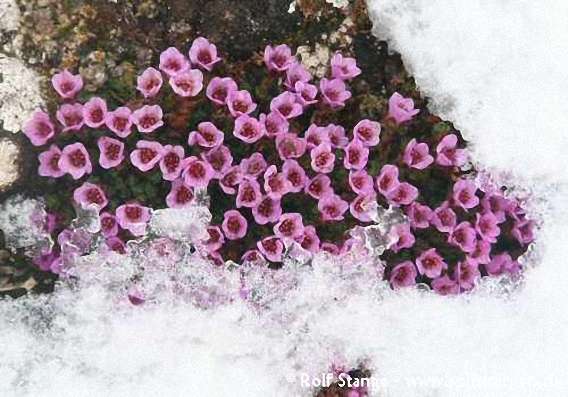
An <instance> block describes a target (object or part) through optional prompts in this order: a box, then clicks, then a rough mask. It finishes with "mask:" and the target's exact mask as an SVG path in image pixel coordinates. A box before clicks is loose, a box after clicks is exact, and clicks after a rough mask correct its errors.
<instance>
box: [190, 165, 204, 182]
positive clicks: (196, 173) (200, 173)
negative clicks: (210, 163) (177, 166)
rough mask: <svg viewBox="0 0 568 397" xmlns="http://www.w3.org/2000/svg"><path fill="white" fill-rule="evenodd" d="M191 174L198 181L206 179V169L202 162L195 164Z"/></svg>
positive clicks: (191, 168) (192, 166) (191, 167)
mask: <svg viewBox="0 0 568 397" xmlns="http://www.w3.org/2000/svg"><path fill="white" fill-rule="evenodd" d="M189 173H190V174H191V176H192V177H194V178H196V179H201V178H205V174H206V172H205V167H204V166H203V164H201V163H200V162H194V163H193V164H191V166H190V167H189Z"/></svg>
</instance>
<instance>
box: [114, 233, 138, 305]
mask: <svg viewBox="0 0 568 397" xmlns="http://www.w3.org/2000/svg"><path fill="white" fill-rule="evenodd" d="M105 244H106V245H107V247H108V248H110V249H111V250H112V251H114V252H117V253H119V254H122V255H124V254H126V244H124V241H122V240H121V239H120V238H119V237H117V236H111V237H107V238H106V239H105ZM128 299H129V300H130V302H132V304H133V305H140V304H142V303H144V299H143V298H142V297H136V298H135V297H134V296H133V295H130V294H129V295H128ZM134 302H137V303H134Z"/></svg>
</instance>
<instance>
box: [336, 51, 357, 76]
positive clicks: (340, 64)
mask: <svg viewBox="0 0 568 397" xmlns="http://www.w3.org/2000/svg"><path fill="white" fill-rule="evenodd" d="M360 74H361V69H359V68H358V67H357V62H356V61H355V58H348V57H343V55H341V54H340V53H339V52H338V53H336V54H335V55H334V56H333V58H331V75H332V76H333V78H334V79H341V80H351V79H352V78H354V77H357V76H359V75H360Z"/></svg>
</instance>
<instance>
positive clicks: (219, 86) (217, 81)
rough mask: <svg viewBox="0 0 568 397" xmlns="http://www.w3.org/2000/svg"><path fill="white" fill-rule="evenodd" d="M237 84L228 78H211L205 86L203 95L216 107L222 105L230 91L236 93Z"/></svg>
mask: <svg viewBox="0 0 568 397" xmlns="http://www.w3.org/2000/svg"><path fill="white" fill-rule="evenodd" d="M237 90H238V87H237V83H235V80H233V79H232V78H230V77H213V78H212V79H211V81H210V82H209V85H208V86H207V90H206V91H205V95H206V96H207V98H209V99H210V100H211V101H212V102H214V103H216V104H218V105H224V104H225V103H226V102H227V97H228V96H229V93H230V92H232V91H237Z"/></svg>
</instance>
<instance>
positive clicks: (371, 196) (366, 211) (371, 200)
mask: <svg viewBox="0 0 568 397" xmlns="http://www.w3.org/2000/svg"><path fill="white" fill-rule="evenodd" d="M376 208H377V195H376V194H375V192H372V193H367V194H364V195H359V196H357V197H355V199H354V200H353V201H352V202H351V204H349V212H350V213H351V215H353V217H354V218H355V219H357V220H360V221H361V222H372V221H373V217H372V215H373V211H374V210H375V209H376Z"/></svg>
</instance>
